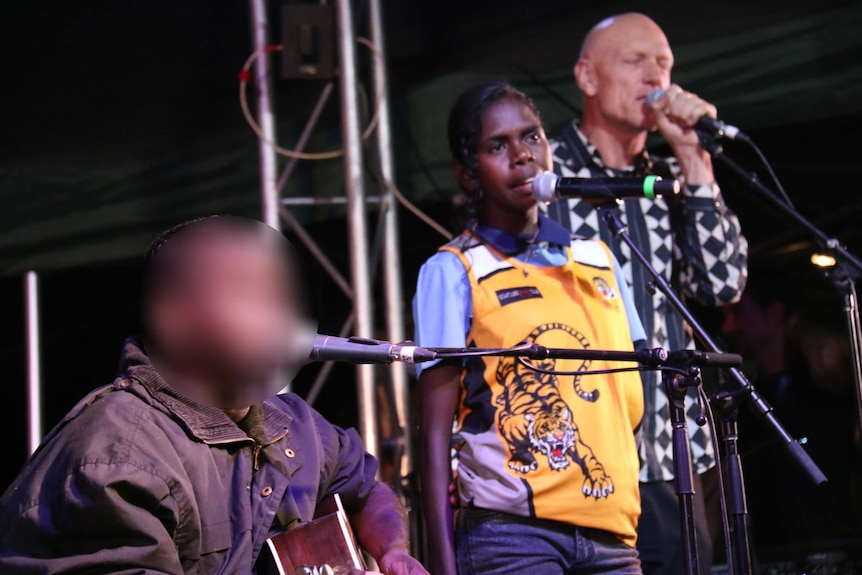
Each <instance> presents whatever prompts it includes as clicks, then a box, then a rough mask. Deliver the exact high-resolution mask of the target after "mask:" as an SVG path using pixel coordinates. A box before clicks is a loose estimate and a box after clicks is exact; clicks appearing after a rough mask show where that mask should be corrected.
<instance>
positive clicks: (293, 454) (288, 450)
mask: <svg viewBox="0 0 862 575" xmlns="http://www.w3.org/2000/svg"><path fill="white" fill-rule="evenodd" d="M284 454H285V455H287V456H288V457H289V458H290V459H293V458H294V457H296V453H295V452H294V451H293V450H292V449H291V448H289V447H288V448H287V449H285V450H284Z"/></svg>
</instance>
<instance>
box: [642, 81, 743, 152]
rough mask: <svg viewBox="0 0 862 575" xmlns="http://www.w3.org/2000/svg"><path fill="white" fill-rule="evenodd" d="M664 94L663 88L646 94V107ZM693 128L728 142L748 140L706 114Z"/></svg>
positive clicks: (738, 130) (650, 105) (732, 128)
mask: <svg viewBox="0 0 862 575" xmlns="http://www.w3.org/2000/svg"><path fill="white" fill-rule="evenodd" d="M664 94H665V90H664V89H663V88H656V89H655V90H653V91H652V92H650V93H649V94H647V97H646V101H647V105H649V107H650V108H652V105H653V104H655V103H656V102H657V101H658V100H659V99H660V98H661V97H662V96H664ZM693 128H694V129H695V130H697V131H699V132H703V133H706V134H709V135H711V136H715V137H716V138H727V139H728V140H746V139H747V138H748V136H746V135H745V134H743V133H742V131H741V130H740V129H739V128H737V127H736V126H732V125H730V124H725V123H724V122H722V121H721V120H718V119H716V118H713V117H711V116H707V115H706V114H704V115H703V116H701V117H700V118H698V119H697V123H695V125H694V126H693Z"/></svg>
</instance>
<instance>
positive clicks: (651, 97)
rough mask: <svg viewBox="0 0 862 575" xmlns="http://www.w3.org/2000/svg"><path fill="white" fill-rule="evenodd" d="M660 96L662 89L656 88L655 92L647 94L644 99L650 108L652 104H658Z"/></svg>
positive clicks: (662, 93)
mask: <svg viewBox="0 0 862 575" xmlns="http://www.w3.org/2000/svg"><path fill="white" fill-rule="evenodd" d="M662 96H664V89H662V88H656V89H655V90H653V91H651V92H650V93H649V94H647V97H646V103H647V105H649V106H652V105H653V104H655V103H656V102H658V101H659V100H660V99H661V97H662Z"/></svg>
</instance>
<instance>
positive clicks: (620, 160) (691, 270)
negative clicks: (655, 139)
mask: <svg viewBox="0 0 862 575" xmlns="http://www.w3.org/2000/svg"><path fill="white" fill-rule="evenodd" d="M673 63H674V57H673V52H672V51H671V48H670V44H669V43H668V40H667V37H666V36H665V34H664V32H663V31H662V29H661V28H660V27H659V26H658V24H656V23H655V22H654V21H653V20H652V19H651V18H649V17H648V16H645V15H643V14H639V13H626V14H620V15H617V16H613V17H610V18H607V19H605V20H603V21H601V22H600V23H598V24H597V25H596V26H594V27H593V29H592V30H591V31H590V32H589V34H587V37H586V38H585V40H584V42H583V45H582V48H581V53H580V57H579V58H578V61H577V63H576V64H575V66H574V76H575V81H576V83H577V85H578V88H579V89H580V90H581V92H582V94H583V97H584V112H583V117H582V118H581V119H579V120H576V121H574V122H572V123H571V124H570V125H569V126H567V127H566V129H565V130H564V131H563V133H562V134H561V135H560V136H559V137H556V138H553V139H552V141H551V150H552V152H553V156H554V171H555V172H556V173H557V174H558V175H561V176H564V177H580V178H596V177H604V178H607V177H618V176H629V177H644V176H647V175H657V176H661V177H662V178H666V179H670V178H675V179H678V180H679V181H680V184H681V186H680V187H681V189H682V192H681V193H680V194H679V195H678V197H673V198H658V199H646V198H642V199H639V198H630V199H626V200H624V201H622V202H620V206H619V209H620V214H621V218H622V221H623V222H624V223H625V224H626V225H627V227H628V231H629V235H630V237H631V238H632V240H633V241H634V243H635V245H636V246H637V247H638V249H639V250H640V251H642V252H643V253H644V254H645V255H646V257H647V258H649V261H650V264H651V266H652V267H653V268H655V270H656V271H658V273H660V274H662V276H663V277H664V278H665V279H666V280H667V281H668V283H669V284H670V285H671V286H673V287H674V288H675V289H677V290H678V292H679V294H680V295H681V296H683V297H684V298H690V299H693V300H695V301H696V302H698V303H699V304H701V305H708V306H714V305H725V304H728V303H731V302H733V301H735V300H736V299H737V298H738V297H739V295H740V293H741V291H742V289H743V287H744V285H745V278H746V273H747V272H746V265H747V250H748V245H747V242H746V240H745V238H744V237H743V235H742V233H741V229H740V225H739V221H738V219H737V217H736V215H735V214H734V213H733V212H731V211H730V210H729V209H728V208H727V206H726V205H725V203H724V199H723V198H722V195H721V192H720V191H719V189H718V186H717V185H716V182H715V176H714V174H713V170H712V162H711V159H710V155H709V153H708V152H707V151H705V150H704V149H703V148H701V147H700V144H699V140H698V135H697V133H696V132H695V130H694V129H693V128H692V127H693V126H694V125H695V123H696V122H697V120H698V118H700V117H701V116H703V115H708V116H712V117H715V115H716V109H715V106H713V105H711V104H709V103H708V102H705V101H704V100H702V99H701V98H699V97H697V96H696V95H694V94H692V93H691V92H687V91H685V90H683V89H682V88H680V87H679V86H678V85H675V84H672V83H671V79H670V75H671V69H672V68H673ZM655 90H663V95H661V96H660V97H658V98H657V99H656V100H655V101H654V102H653V103H652V105H649V104H648V101H647V96H648V95H649V94H650V93H651V92H653V91H655ZM655 130H657V131H658V132H659V133H660V134H661V136H662V137H663V138H664V140H665V141H666V142H667V144H668V146H669V147H670V149H671V151H672V152H673V156H672V157H660V156H657V155H655V154H651V153H649V152H648V151H647V149H646V143H647V136H648V134H649V133H650V132H652V131H655ZM548 215H549V216H551V217H552V218H553V219H555V220H557V221H559V222H560V223H562V224H563V225H564V226H566V227H568V228H569V229H570V230H571V231H572V232H573V233H575V234H578V235H580V236H583V237H586V238H595V237H599V238H601V239H603V240H604V241H605V242H606V243H608V244H609V245H611V246H612V247H613V248H614V254H615V255H616V257H617V259H618V260H619V262H620V264H621V266H622V269H623V273H624V274H625V277H626V280H627V281H628V283H629V284H630V285H631V287H632V291H633V294H634V298H635V307H636V308H637V310H638V315H639V316H640V319H641V323H642V324H643V326H644V329H645V330H646V334H647V346H649V347H663V348H666V349H668V350H671V351H673V350H680V349H689V348H692V347H694V341H693V339H692V336H691V333H690V331H689V330H688V328H687V326H685V324H684V322H683V320H682V317H681V316H680V315H679V314H678V313H676V311H675V310H674V309H673V307H672V305H671V304H670V303H669V302H668V301H667V300H666V298H665V297H664V295H663V294H662V293H661V292H660V291H658V290H655V289H652V290H651V289H650V286H651V285H653V278H652V276H651V275H650V274H649V272H648V270H647V269H646V268H645V266H642V265H641V263H640V262H639V261H633V259H634V258H633V256H632V254H631V253H630V250H629V248H628V246H625V245H622V243H621V242H619V241H617V240H616V239H615V238H614V237H613V235H612V233H611V231H610V230H609V229H608V227H607V226H606V225H605V224H604V222H602V221H601V218H599V213H598V210H597V209H596V208H595V206H594V205H592V204H590V203H587V202H586V201H583V200H580V199H569V200H560V201H557V202H555V203H553V204H551V205H550V206H549V207H548ZM642 376H643V377H642V379H643V384H644V421H643V426H642V431H643V441H642V443H641V446H640V456H641V475H640V481H641V483H640V486H641V506H642V513H641V518H640V526H639V528H638V551H639V552H640V558H641V564H642V566H643V570H644V573H646V574H647V575H657V574H664V573H668V574H671V573H682V572H683V570H684V560H685V558H684V557H683V551H682V549H683V547H682V541H681V537H682V535H681V529H680V522H679V511H678V497H677V494H676V490H675V484H674V461H673V453H672V447H671V445H672V444H671V441H670V439H671V426H670V412H669V410H668V400H667V397H666V396H665V394H664V392H663V391H662V389H661V385H660V381H659V377H658V375H657V374H656V372H653V371H644V372H642ZM691 392H692V393H691V394H690V397H688V401H687V406H688V415H689V418H688V423H687V425H688V431H689V435H690V438H691V444H692V456H693V459H694V466H695V472H696V477H695V480H696V486H695V487H696V493H695V501H694V503H695V512H696V516H695V518H696V520H697V525H698V535H699V537H698V543H699V547H700V558H701V560H702V565H701V571H704V572H708V571H709V562H710V559H711V555H712V545H711V536H710V533H709V527H708V524H707V521H706V519H707V517H706V507H705V498H704V490H705V489H704V487H703V486H702V485H701V477H704V478H705V479H714V476H713V477H709V476H708V475H707V473H709V470H710V469H712V468H714V466H715V454H714V450H713V446H712V444H711V434H710V433H709V430H708V429H707V428H705V427H699V426H698V425H697V423H696V418H695V416H696V415H697V414H698V411H699V408H698V405H697V402H696V400H695V397H694V395H693V394H694V392H695V390H694V389H692V390H691ZM707 483H708V482H707Z"/></svg>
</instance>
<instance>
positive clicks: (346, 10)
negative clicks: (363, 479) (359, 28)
mask: <svg viewBox="0 0 862 575" xmlns="http://www.w3.org/2000/svg"><path fill="white" fill-rule="evenodd" d="M335 4H336V12H337V20H338V49H339V56H340V59H339V61H340V66H339V74H340V78H339V80H340V86H339V87H340V90H341V126H342V129H341V132H342V134H343V137H344V184H345V191H346V195H347V223H348V228H349V236H350V240H349V242H350V263H351V280H352V282H351V283H352V284H353V286H352V287H353V309H354V313H355V315H356V324H355V325H356V332H357V333H356V335H358V336H360V337H373V336H374V329H373V323H372V313H371V311H372V310H371V277H370V274H369V265H368V238H367V232H366V221H365V218H366V203H365V186H364V172H363V169H362V134H361V128H360V114H359V97H358V93H357V82H358V79H357V74H356V53H355V49H354V47H355V42H356V40H355V37H354V33H353V15H352V11H351V5H350V2H349V0H337V1H336V2H335ZM356 386H357V395H358V401H359V433H360V434H361V435H362V438H363V441H364V443H365V448H366V450H367V451H368V452H369V453H371V454H372V455H377V454H378V445H379V442H378V433H377V402H376V394H375V385H374V366H373V365H367V364H366V365H358V366H357V368H356Z"/></svg>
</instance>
